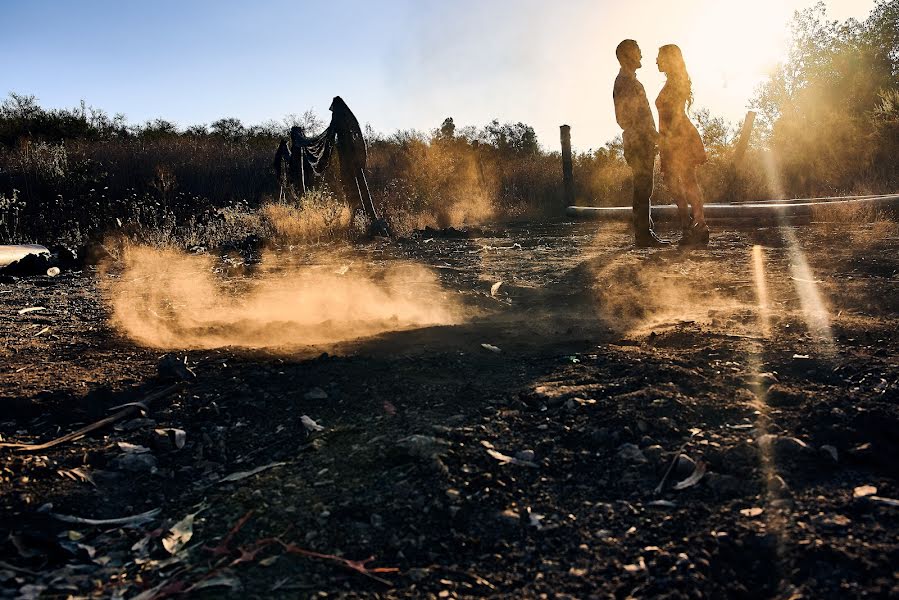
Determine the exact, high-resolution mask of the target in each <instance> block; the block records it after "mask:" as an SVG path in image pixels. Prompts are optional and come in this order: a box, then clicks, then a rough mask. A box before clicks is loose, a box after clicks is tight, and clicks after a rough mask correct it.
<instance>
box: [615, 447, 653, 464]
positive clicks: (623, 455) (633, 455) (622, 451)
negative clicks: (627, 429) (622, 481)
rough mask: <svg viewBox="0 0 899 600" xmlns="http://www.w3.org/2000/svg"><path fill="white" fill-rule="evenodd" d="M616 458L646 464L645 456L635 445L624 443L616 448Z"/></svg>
mask: <svg viewBox="0 0 899 600" xmlns="http://www.w3.org/2000/svg"><path fill="white" fill-rule="evenodd" d="M617 456H618V458H620V459H622V460H625V461H627V462H631V463H645V462H648V461H647V458H646V456H645V455H644V454H643V452H642V451H641V450H640V448H639V447H638V446H637V445H636V444H631V443H624V444H621V445H620V446H618V454H617Z"/></svg>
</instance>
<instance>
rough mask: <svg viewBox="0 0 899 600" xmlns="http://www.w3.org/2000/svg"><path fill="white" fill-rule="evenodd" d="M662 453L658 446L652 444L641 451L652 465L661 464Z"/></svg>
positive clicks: (662, 450)
mask: <svg viewBox="0 0 899 600" xmlns="http://www.w3.org/2000/svg"><path fill="white" fill-rule="evenodd" d="M663 453H664V449H663V448H662V447H661V446H659V445H658V444H653V445H651V446H647V447H646V448H644V449H643V455H644V456H645V457H646V458H647V460H649V462H651V463H653V464H656V463H660V462H662V454H663Z"/></svg>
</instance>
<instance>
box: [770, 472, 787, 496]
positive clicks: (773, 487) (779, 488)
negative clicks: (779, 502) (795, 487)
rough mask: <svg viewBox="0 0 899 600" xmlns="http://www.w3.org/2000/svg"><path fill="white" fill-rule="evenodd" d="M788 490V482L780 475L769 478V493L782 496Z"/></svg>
mask: <svg viewBox="0 0 899 600" xmlns="http://www.w3.org/2000/svg"><path fill="white" fill-rule="evenodd" d="M788 489H789V488H788V486H787V482H786V481H784V478H783V477H781V476H780V475H772V476H771V477H769V478H768V491H769V492H771V493H772V494H775V495H780V494H783V493H784V492H786V491H787V490H788Z"/></svg>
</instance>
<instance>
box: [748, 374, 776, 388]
mask: <svg viewBox="0 0 899 600" xmlns="http://www.w3.org/2000/svg"><path fill="white" fill-rule="evenodd" d="M779 382H780V380H779V379H778V378H777V375H775V374H774V373H767V372H766V373H758V374H756V375H753V376H752V377H751V378H750V379H749V383H750V384H753V385H758V386H761V387H763V388H764V389H768V388H769V387H771V386H772V385H775V384H776V383H779Z"/></svg>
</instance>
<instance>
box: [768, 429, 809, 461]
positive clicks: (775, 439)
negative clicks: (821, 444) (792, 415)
mask: <svg viewBox="0 0 899 600" xmlns="http://www.w3.org/2000/svg"><path fill="white" fill-rule="evenodd" d="M757 442H758V445H759V448H761V449H762V450H763V451H774V453H776V454H779V455H781V456H782V457H786V458H795V457H797V456H799V454H801V453H803V452H808V451H809V450H811V447H810V446H809V445H808V444H806V443H805V442H803V441H802V440H800V439H799V438H794V437H790V436H786V435H774V434H771V433H766V434H765V435H762V436H759V439H758V440H757Z"/></svg>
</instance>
